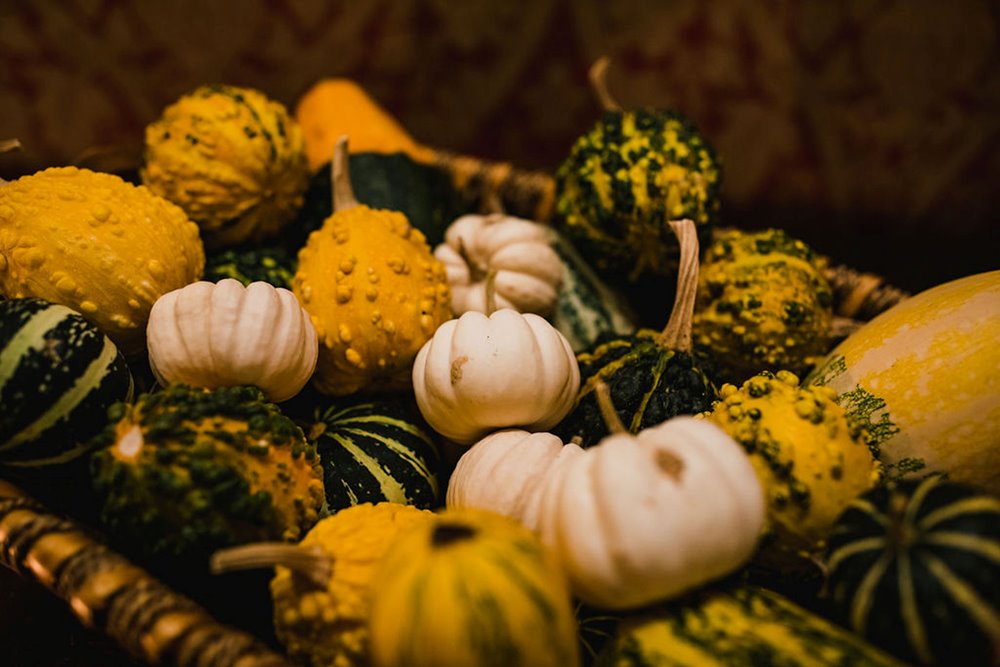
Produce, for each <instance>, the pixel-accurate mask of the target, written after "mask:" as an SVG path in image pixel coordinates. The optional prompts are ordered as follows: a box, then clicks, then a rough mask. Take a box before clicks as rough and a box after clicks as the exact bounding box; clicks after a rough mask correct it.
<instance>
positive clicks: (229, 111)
mask: <svg viewBox="0 0 1000 667" xmlns="http://www.w3.org/2000/svg"><path fill="white" fill-rule="evenodd" d="M145 151H146V152H145V164H144V166H143V168H142V170H141V171H140V175H141V177H142V182H143V183H144V184H145V185H147V186H148V187H149V188H150V189H151V190H152V191H153V192H155V193H157V194H159V195H162V196H163V197H166V198H167V199H169V200H170V201H172V202H174V203H175V204H177V205H178V206H180V207H181V208H182V209H184V211H186V212H187V214H188V215H189V216H191V219H192V220H194V221H195V222H197V223H198V225H199V226H200V227H201V230H202V235H203V237H204V239H205V243H206V245H207V246H209V247H212V248H215V247H221V246H229V245H234V244H237V243H242V242H244V241H251V242H257V241H260V240H262V239H265V238H268V237H273V236H275V235H276V234H277V233H278V232H279V231H280V230H281V228H282V227H284V226H285V225H286V224H287V223H288V222H289V221H290V220H291V219H292V218H293V217H294V216H295V214H296V213H297V212H298V209H299V207H300V206H302V199H303V194H304V193H305V189H306V186H307V185H308V183H309V168H308V165H307V163H306V155H305V144H304V142H303V139H302V132H301V130H300V129H299V126H298V124H297V123H296V122H295V120H294V119H293V118H292V117H291V116H290V115H289V114H288V111H287V109H285V107H284V106H283V105H282V104H280V103H279V102H275V101H273V100H270V99H268V98H267V97H266V96H265V95H264V94H263V93H260V92H259V91H256V90H253V89H250V88H237V87H234V86H202V87H201V88H198V89H196V90H195V91H193V92H191V93H190V94H188V95H185V96H183V97H181V98H180V99H179V100H178V101H177V102H175V103H174V104H172V105H170V106H168V107H167V108H166V109H165V110H164V112H163V115H162V116H161V117H160V118H159V119H158V120H157V121H155V122H153V123H151V124H150V125H149V126H148V127H147V128H146V147H145Z"/></svg>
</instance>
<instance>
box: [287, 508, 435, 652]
mask: <svg viewBox="0 0 1000 667" xmlns="http://www.w3.org/2000/svg"><path fill="white" fill-rule="evenodd" d="M432 516H433V514H431V512H429V511H427V510H419V509H417V508H415V507H412V506H409V505H398V504H396V503H379V504H377V505H371V504H364V505H356V506H354V507H350V508H347V509H344V510H341V511H340V512H338V513H337V514H335V515H334V516H332V517H329V518H326V519H324V520H322V521H320V522H319V523H318V524H316V526H315V527H314V528H313V529H312V530H310V531H309V533H308V534H307V535H306V536H305V538H303V540H302V542H301V543H300V545H301V546H302V547H306V548H308V547H317V546H318V547H319V548H320V549H322V550H323V553H324V554H325V555H326V556H327V557H329V558H330V559H331V561H332V564H333V567H332V568H331V570H330V579H329V581H328V582H327V585H326V587H325V588H317V587H316V586H315V585H314V584H313V583H312V582H310V581H308V580H306V579H304V578H303V577H300V576H296V575H295V574H294V573H293V572H292V571H291V570H289V569H288V568H287V567H284V566H280V565H279V566H277V567H276V568H275V575H274V579H272V580H271V597H272V598H273V600H274V628H275V632H276V634H277V636H278V640H279V641H280V642H281V643H282V645H284V647H285V650H286V651H287V652H288V655H289V656H291V657H292V658H294V659H295V660H297V661H299V662H301V663H303V664H311V665H312V666H313V667H329V666H330V665H335V666H336V667H362V666H364V665H368V664H369V660H368V648H369V635H368V627H367V621H368V610H369V607H370V601H371V589H372V587H373V586H377V585H378V582H377V581H375V572H376V566H377V565H378V562H379V559H380V558H381V557H382V554H383V553H385V551H386V549H388V548H389V545H390V544H392V542H393V540H394V539H395V538H396V536H397V535H398V534H399V533H401V532H403V531H405V530H407V529H408V528H411V527H412V526H415V525H416V524H418V523H419V522H421V521H430V520H431V517H432Z"/></svg>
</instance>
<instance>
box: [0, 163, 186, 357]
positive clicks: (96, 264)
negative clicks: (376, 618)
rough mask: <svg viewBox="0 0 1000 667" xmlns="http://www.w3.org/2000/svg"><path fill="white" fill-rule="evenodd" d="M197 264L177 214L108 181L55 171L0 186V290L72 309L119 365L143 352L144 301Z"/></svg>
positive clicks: (177, 283)
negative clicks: (112, 349)
mask: <svg viewBox="0 0 1000 667" xmlns="http://www.w3.org/2000/svg"><path fill="white" fill-rule="evenodd" d="M204 266H205V252H204V249H203V248H202V244H201V239H200V238H199V236H198V227H197V226H196V225H195V224H194V223H193V222H191V221H190V220H188V218H187V216H186V215H185V214H184V212H183V211H182V210H181V209H179V208H178V207H176V206H174V205H173V204H171V203H170V202H168V201H167V200H165V199H163V198H161V197H157V196H155V195H154V194H152V193H151V192H150V191H149V190H147V189H146V188H142V187H136V186H133V185H131V184H129V183H126V182H125V181H123V180H122V179H120V178H118V177H117V176H112V175H110V174H100V173H97V172H93V171H89V170H86V169H77V168H75V167H61V168H52V169H46V170H45V171H41V172H38V173H36V174H32V175H30V176H23V177H21V178H19V179H17V180H16V181H11V182H10V183H7V184H6V185H3V186H2V187H0V291H2V292H3V294H4V295H5V296H6V297H8V298H12V299H17V298H22V297H38V298H41V299H45V300H46V301H51V302H53V303H58V304H60V305H63V306H66V307H67V308H70V309H72V310H75V311H76V312H78V313H80V314H81V315H83V316H84V317H86V318H87V319H88V320H90V321H91V322H93V323H94V324H96V325H97V327H98V328H99V329H100V330H101V331H102V332H104V334H106V335H107V336H108V337H109V338H111V340H112V341H114V342H115V344H116V345H117V346H118V348H119V349H120V350H121V351H122V353H123V354H125V355H126V356H127V357H135V356H139V355H141V354H142V352H143V349H144V345H145V334H146V320H147V318H148V317H149V311H150V309H151V308H152V306H153V302H155V301H156V300H157V299H158V298H159V297H160V296H161V295H163V294H165V293H167V292H169V291H171V290H174V289H177V288H179V287H183V286H184V285H187V284H188V283H190V282H193V281H195V280H198V278H199V277H201V273H202V270H203V269H204Z"/></svg>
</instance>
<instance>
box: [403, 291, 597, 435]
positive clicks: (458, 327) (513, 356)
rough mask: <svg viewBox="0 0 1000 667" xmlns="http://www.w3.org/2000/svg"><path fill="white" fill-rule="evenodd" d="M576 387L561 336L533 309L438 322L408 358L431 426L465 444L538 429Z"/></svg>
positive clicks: (556, 416) (559, 413)
mask: <svg viewBox="0 0 1000 667" xmlns="http://www.w3.org/2000/svg"><path fill="white" fill-rule="evenodd" d="M579 386H580V371H579V369H578V368H577V363H576V357H575V355H574V354H573V350H571V349H570V347H569V343H568V342H566V339H565V338H563V335H562V334H561V333H559V332H558V331H556V330H555V329H554V328H553V327H552V325H551V324H549V323H548V322H546V321H545V320H544V319H542V318H541V317H539V316H538V315H535V314H533V313H526V314H523V315H522V314H521V313H518V312H516V311H513V310H510V309H509V308H502V309H500V310H497V311H494V312H492V313H491V314H490V315H486V314H484V313H479V312H476V311H469V312H467V313H465V314H464V315H462V316H461V317H460V318H458V319H455V320H450V321H448V322H445V323H444V324H442V325H441V326H440V327H439V328H438V330H437V331H435V332H434V336H433V337H432V338H431V339H430V340H429V341H427V343H425V344H424V346H423V347H422V348H421V349H420V352H419V353H418V354H417V358H416V360H415V361H414V363H413V390H414V393H415V395H416V398H417V405H418V406H419V408H420V413H421V414H422V415H423V416H424V419H426V420H427V423H428V424H430V426H431V428H433V429H434V430H435V431H437V432H438V433H440V434H441V435H443V436H444V437H446V438H448V439H449V440H452V441H454V442H456V443H458V444H462V445H471V444H472V443H474V442H476V441H477V440H479V439H480V438H482V437H483V436H485V435H486V434H487V433H489V432H490V431H495V430H498V429H501V428H508V427H515V426H516V427H519V428H522V429H524V430H527V431H546V430H548V429H550V428H551V427H553V426H555V425H556V424H557V423H559V420H561V419H562V418H563V417H564V416H565V415H566V413H567V412H569V410H570V408H571V407H572V406H573V399H574V397H575V396H576V392H577V389H578V388H579Z"/></svg>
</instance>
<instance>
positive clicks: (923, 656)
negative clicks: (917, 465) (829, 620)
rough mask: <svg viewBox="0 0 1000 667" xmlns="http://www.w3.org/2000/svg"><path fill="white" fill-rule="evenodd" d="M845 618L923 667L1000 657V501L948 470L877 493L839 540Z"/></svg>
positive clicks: (854, 512) (836, 581) (836, 584)
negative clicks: (949, 477)
mask: <svg viewBox="0 0 1000 667" xmlns="http://www.w3.org/2000/svg"><path fill="white" fill-rule="evenodd" d="M826 567H827V570H828V575H827V586H828V590H829V596H830V599H831V600H832V604H833V607H834V609H835V611H836V614H837V617H838V618H839V620H841V621H842V622H843V623H844V624H845V625H847V627H850V628H851V629H853V630H854V631H855V632H857V633H858V634H859V635H861V636H863V637H865V638H866V639H868V640H869V641H871V642H872V643H874V644H876V645H877V646H880V647H882V648H884V649H885V650H887V651H889V652H890V653H892V654H894V655H896V656H898V657H900V658H902V659H903V660H906V661H907V662H912V663H918V664H923V665H930V664H962V665H994V664H996V662H997V659H998V657H1000V499H997V498H995V497H993V496H989V495H986V494H985V493H983V492H982V491H979V490H978V489H976V488H975V487H970V486H968V485H964V484H957V483H954V482H948V481H943V480H942V478H941V477H939V476H931V477H927V478H925V479H923V480H906V481H903V482H901V483H899V484H894V485H891V486H889V487H883V488H878V489H875V490H873V491H871V492H869V493H867V494H865V495H864V496H862V497H861V498H859V499H857V500H855V501H854V502H852V503H851V504H850V505H849V506H848V508H847V510H846V511H845V512H844V513H843V515H841V517H840V518H839V519H838V520H837V524H836V526H835V528H834V531H833V534H832V536H831V537H830V541H829V545H828V549H827V554H826Z"/></svg>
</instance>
